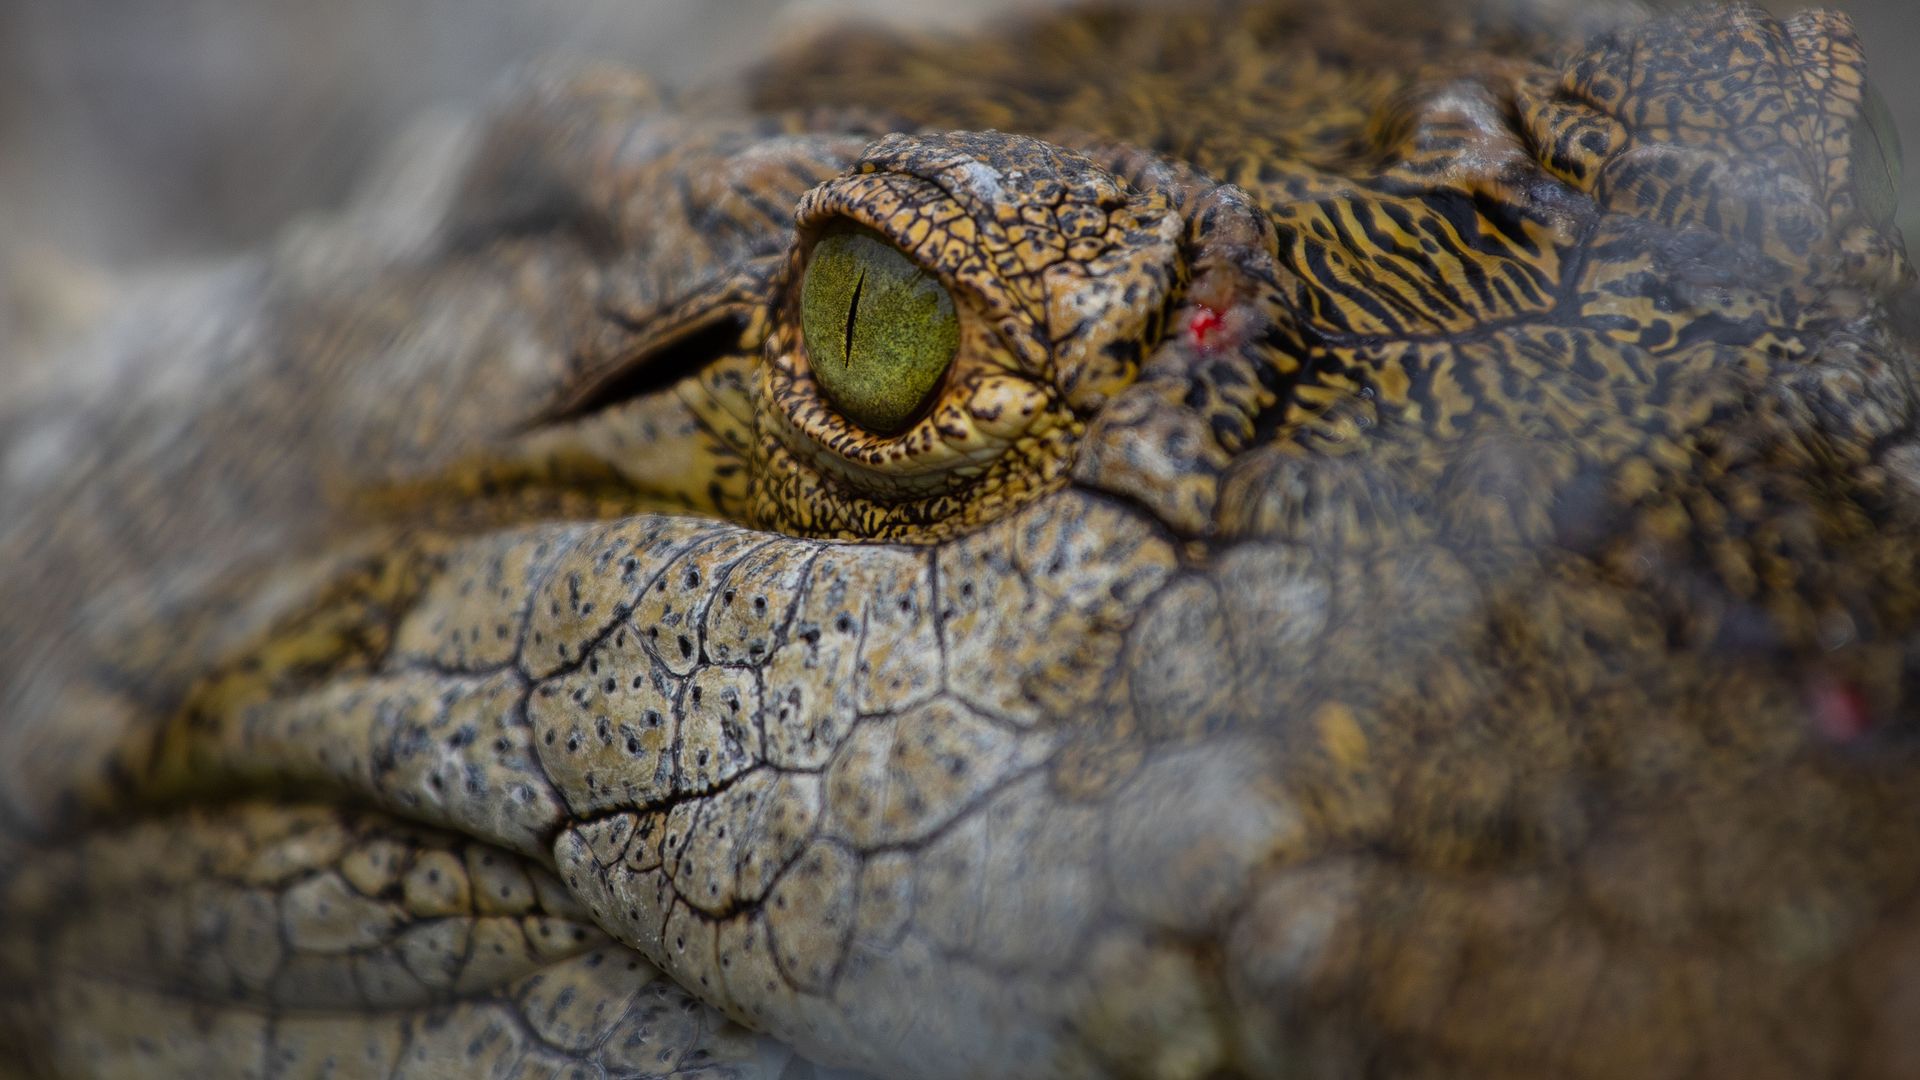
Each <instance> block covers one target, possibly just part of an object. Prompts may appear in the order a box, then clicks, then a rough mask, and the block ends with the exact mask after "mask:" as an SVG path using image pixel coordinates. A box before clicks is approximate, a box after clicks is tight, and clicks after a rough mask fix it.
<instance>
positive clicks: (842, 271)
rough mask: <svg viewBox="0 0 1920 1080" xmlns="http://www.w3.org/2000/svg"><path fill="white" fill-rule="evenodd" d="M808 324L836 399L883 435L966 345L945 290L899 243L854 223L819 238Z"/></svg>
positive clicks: (900, 422) (803, 293)
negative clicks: (963, 344)
mask: <svg viewBox="0 0 1920 1080" xmlns="http://www.w3.org/2000/svg"><path fill="white" fill-rule="evenodd" d="M800 326H801V331H802V332H803V333H804V334H805V335H806V344H807V361H808V364H809V366H810V367H811V368H812V370H813V377H814V379H815V381H817V382H818V383H819V384H820V389H821V390H822V391H823V392H824V393H825V394H826V396H827V399H828V400H829V401H831V402H832V403H833V405H834V407H835V408H837V409H839V410H840V412H841V413H842V414H843V415H845V416H846V417H847V419H849V420H852V421H853V422H854V423H856V424H859V425H860V426H861V427H864V428H866V429H868V430H869V431H872V432H875V433H876V434H880V435H893V434H897V433H898V432H899V431H901V430H902V429H903V428H905V427H906V426H907V424H908V422H909V421H911V420H912V419H913V418H914V417H915V416H916V415H917V414H918V413H919V412H920V410H921V409H922V408H923V407H924V406H925V405H926V403H927V399H928V398H930V397H932V396H933V393H934V391H935V390H936V389H937V388H938V387H939V385H940V377H941V376H942V375H944V374H946V370H947V367H948V366H949V365H951V364H952V363H953V355H954V353H955V351H956V350H958V349H959V347H960V320H959V318H958V317H957V316H956V315H955V314H954V310H953V297H951V296H949V295H948V294H947V290H946V288H945V287H943V286H942V285H941V284H940V283H939V282H938V281H935V280H934V279H933V278H932V277H931V276H930V275H928V274H927V272H926V271H924V270H922V269H920V268H919V267H918V266H915V265H914V264H913V262H912V261H911V260H909V259H908V258H907V257H906V256H905V255H904V254H902V253H901V252H900V250H899V249H898V248H895V247H894V246H893V245H891V244H889V243H887V242H886V241H885V240H882V239H880V238H879V237H878V236H875V235H873V234H872V233H869V232H866V231H864V230H859V229H853V228H842V229H838V230H835V231H832V232H829V233H827V234H826V235H824V236H822V237H821V238H820V240H819V241H818V242H817V243H815V244H814V246H813V252H812V255H811V256H810V258H809V259H808V262H807V271H806V281H805V283H804V284H803V285H802V286H801V290H800Z"/></svg>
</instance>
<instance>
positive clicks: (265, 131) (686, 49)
mask: <svg viewBox="0 0 1920 1080" xmlns="http://www.w3.org/2000/svg"><path fill="white" fill-rule="evenodd" d="M1055 2H1057V0H1026V2H1025V3H1022V2H1021V0H891V2H889V0H324V2H318V3H316V2H313V0H0V265H5V264H9V263H11V264H12V269H13V270H14V271H15V272H16V273H18V271H19V269H20V266H19V264H20V262H21V261H22V254H23V253H28V252H41V251H49V252H50V251H58V252H62V253H64V255H65V257H66V258H68V259H70V260H72V261H74V262H75V263H79V264H89V265H105V266H120V267H124V266H141V265H151V264H154V263H157V262H162V261H166V260H171V259H177V258H182V257H194V256H200V255H207V254H212V253H217V252H221V251H227V250H232V249H235V248H239V247H243V246H246V245H248V244H251V243H254V242H257V241H259V240H261V239H262V238H264V237H266V236H268V235H270V234H271V232H272V231H273V230H274V229H275V228H276V227H278V226H279V225H280V224H281V223H282V222H284V221H285V220H287V219H288V218H289V217H291V216H294V215H296V214H298V213H301V212H303V211H306V210H310V209H316V208H324V207H327V206H330V205H335V204H337V203H338V202H339V201H341V200H342V199H343V198H345V196H346V193H347V191H348V190H349V188H350V186H351V184H352V181H353V179H354V177H355V176H356V174H358V173H359V172H360V171H361V169H362V168H363V167H364V166H365V165H366V164H367V161H368V159H369V157H370V156H371V155H372V154H374V153H376V152H378V150H379V148H380V146H381V144H382V143H383V141H384V140H385V139H386V138H389V137H391V135H392V134H393V133H395V132H397V131H398V130H399V129H400V128H401V127H402V126H403V125H405V124H406V123H407V122H408V121H409V120H410V119H411V118H413V117H414V116H416V115H417V114H418V113H419V112H421V110H423V109H426V108H428V107H431V106H433V105H435V104H437V103H445V102H457V101H464V100H471V99H473V98H474V97H476V96H477V95H480V94H482V93H484V92H485V91H486V90H487V88H488V87H489V86H490V85H491V84H493V83H494V82H496V81H497V80H498V79H499V78H500V76H501V74H502V72H503V71H504V70H506V69H508V68H509V67H511V66H512V65H514V64H515V63H519V62H523V61H526V60H529V59H531V58H535V57H539V56H543V55H552V54H562V55H567V54H571V55H578V56H582V57H592V58H608V59H616V60H620V61H623V62H626V63H629V64H631V65H633V66H635V67H637V68H639V69H641V70H643V71H645V72H647V73H649V74H650V75H652V76H654V77H655V78H656V79H659V80H660V81H662V82H665V83H667V84H669V85H673V84H686V83H688V82H692V81H703V80H708V79H715V78H724V76H725V73H726V72H727V71H729V70H731V69H735V68H737V67H739V66H741V65H743V64H745V63H748V62H750V61H751V60H752V59H753V58H754V57H755V56H757V55H759V54H761V53H763V52H764V51H765V50H766V49H768V48H770V47H772V46H773V45H776V44H778V42H779V40H780V39H781V38H782V37H783V36H785V35H787V34H790V33H792V32H794V30H795V29H796V28H797V27H798V26H800V25H804V24H809V23H812V22H817V21H818V20H819V19H820V18H823V17H832V16H834V15H837V14H846V13H850V12H851V13H855V14H859V13H862V12H865V13H869V14H871V13H873V12H885V13H886V14H887V16H888V17H891V18H895V19H912V20H920V21H926V20H937V21H938V22H940V23H943V24H947V25H964V24H966V23H969V22H977V21H979V20H981V19H983V18H988V17H992V16H994V15H996V14H998V13H1001V12H1004V11H1005V10H1006V9H1009V8H1018V7H1023V6H1027V7H1031V6H1041V5H1042V4H1048V3H1055ZM1163 2H1164V0H1163ZM1328 2H1337V0H1328ZM1660 2H1662V3H1668V2H1669V0H1660ZM1766 2H1767V3H1768V4H1769V6H1771V7H1773V8H1775V9H1776V10H1780V11H1790V10H1792V9H1794V8H1795V7H1798V6H1802V5H1801V4H1800V3H1796V2H1794V0H1766ZM1828 2H1830V3H1833V4H1835V6H1839V7H1842V8H1844V9H1846V10H1848V11H1850V12H1852V13H1853V15H1854V17H1855V19H1856V20H1857V22H1858V24H1859V26H1860V28H1861V30H1862V34H1863V37H1864V38H1865V40H1866V43H1867V47H1868V51H1869V56H1870V58H1871V59H1872V62H1873V64H1874V70H1875V72H1876V76H1875V78H1876V81H1877V82H1878V84H1879V85H1880V87H1881V90H1882V93H1883V94H1884V95H1885V97H1886V99H1887V101H1888V102H1889V103H1890V104H1891V106H1892V108H1893V111H1894V113H1895V114H1896V116H1897V117H1898V119H1899V123H1900V126H1901V128H1902V131H1903V133H1904V135H1905V142H1906V145H1907V146H1908V147H1910V148H1913V151H1914V154H1915V156H1920V0H1828ZM1901 215H1902V218H1901V220H1902V223H1903V226H1904V228H1905V231H1906V234H1907V236H1908V237H1909V238H1910V239H1911V240H1913V241H1915V242H1916V243H1920V161H1916V162H1914V163H1912V167H1910V168H1908V169H1907V171H1906V190H1905V194H1904V201H1903V204H1902V210H1901Z"/></svg>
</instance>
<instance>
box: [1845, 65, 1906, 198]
mask: <svg viewBox="0 0 1920 1080" xmlns="http://www.w3.org/2000/svg"><path fill="white" fill-rule="evenodd" d="M1853 182H1854V185H1855V187H1856V188H1857V189H1858V190H1859V192H1860V210H1861V212H1862V213H1864V214H1866V215H1867V218H1868V220H1870V221H1873V222H1875V223H1876V224H1885V223H1886V222H1887V221H1889V220H1891V219H1892V218H1893V212H1894V210H1896V209H1898V207H1899V205H1900V129H1899V128H1897V127H1895V126H1894V123H1893V113H1892V112H1891V111H1890V110H1888V108H1887V102H1886V99H1885V98H1883V97H1881V96H1880V91H1879V90H1877V89H1875V88H1874V85H1873V84H1872V83H1868V84H1867V88H1866V100H1865V101H1863V102H1861V116H1860V122H1859V123H1858V124H1857V125H1856V126H1855V128H1854V133H1853Z"/></svg>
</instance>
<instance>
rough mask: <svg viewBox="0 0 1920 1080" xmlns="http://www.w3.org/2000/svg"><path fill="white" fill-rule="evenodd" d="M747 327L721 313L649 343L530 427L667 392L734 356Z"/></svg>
mask: <svg viewBox="0 0 1920 1080" xmlns="http://www.w3.org/2000/svg"><path fill="white" fill-rule="evenodd" d="M745 329H746V325H745V321H744V320H743V319H742V318H741V317H740V316H738V315H731V314H722V315H720V316H719V317H717V318H713V319H709V320H706V321H705V322H701V323H697V324H694V325H692V326H689V327H686V328H685V329H683V330H682V331H681V332H679V333H678V334H673V335H670V336H668V337H667V338H665V339H664V340H661V341H654V342H648V343H647V345H646V346H645V347H644V348H642V349H641V350H639V352H638V353H637V354H636V355H635V356H633V357H632V358H631V359H630V360H628V361H626V362H625V363H621V364H617V365H615V366H613V367H612V368H611V369H609V370H608V371H607V373H606V374H605V375H603V376H602V377H601V378H600V379H599V380H598V381H597V382H594V383H591V384H589V385H587V386H585V387H583V388H581V390H580V391H579V392H577V393H576V394H574V395H573V396H572V397H570V398H568V399H567V400H565V401H562V402H560V403H558V404H556V405H555V406H554V407H553V408H552V409H550V410H549V411H547V412H546V413H545V414H543V415H541V416H540V417H539V418H538V419H536V420H535V421H534V422H533V424H531V425H530V426H532V427H542V426H546V425H549V424H564V423H568V422H571V421H574V420H579V419H581V418H582V417H586V416H591V415H592V414H594V413H597V412H599V411H601V410H602V409H609V408H612V407H613V406H615V405H618V404H620V403H622V402H626V401H632V400H634V399H636V398H643V397H647V396H649V395H651V394H658V393H661V392H663V391H666V390H669V389H671V388H672V387H673V386H674V384H676V383H678V382H680V381H681V380H682V379H685V378H687V377H688V376H690V375H693V374H695V373H697V372H698V371H699V370H700V369H701V368H704V367H706V366H707V365H708V364H711V363H713V362H714V361H715V360H718V359H720V358H721V357H723V356H731V355H733V354H735V353H737V352H738V351H739V348H740V335H741V334H742V333H743V332H745Z"/></svg>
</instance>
